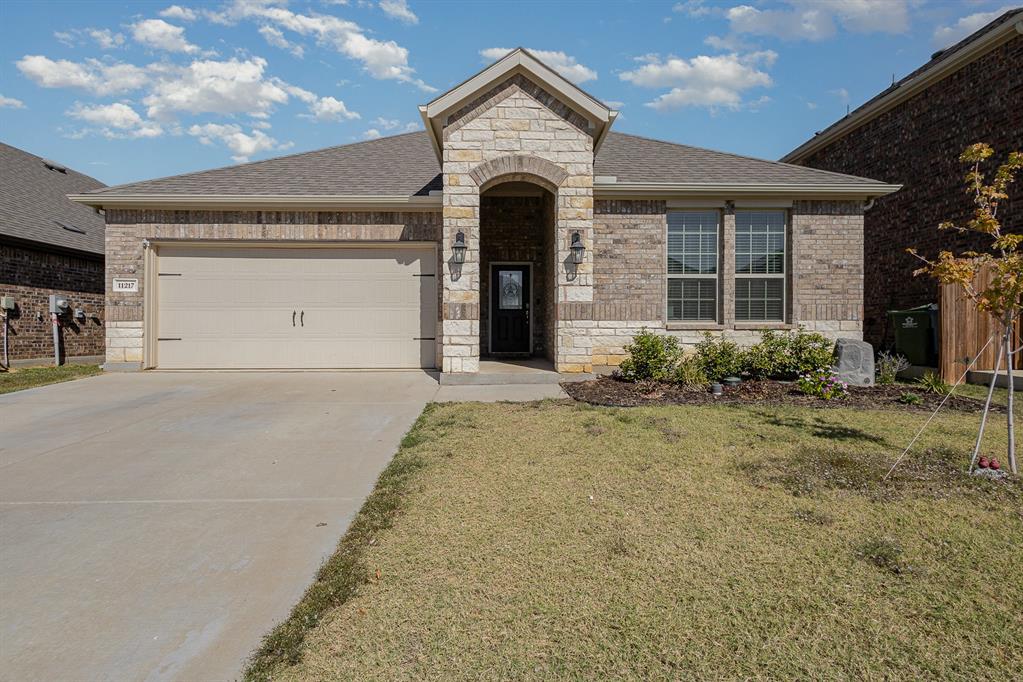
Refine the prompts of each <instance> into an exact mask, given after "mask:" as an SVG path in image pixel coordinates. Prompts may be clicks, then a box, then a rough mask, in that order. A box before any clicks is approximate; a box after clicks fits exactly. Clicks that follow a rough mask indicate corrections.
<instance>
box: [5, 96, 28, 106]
mask: <svg viewBox="0 0 1023 682" xmlns="http://www.w3.org/2000/svg"><path fill="white" fill-rule="evenodd" d="M5 108H6V109H24V108H25V103H24V102H22V101H21V100H20V99H15V98H13V97H4V96H3V95H0V109H5Z"/></svg>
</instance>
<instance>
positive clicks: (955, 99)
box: [800, 35, 1023, 345]
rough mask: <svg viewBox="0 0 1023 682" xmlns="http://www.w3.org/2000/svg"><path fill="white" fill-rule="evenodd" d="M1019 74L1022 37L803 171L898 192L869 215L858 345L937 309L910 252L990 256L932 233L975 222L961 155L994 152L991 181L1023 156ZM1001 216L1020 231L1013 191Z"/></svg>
mask: <svg viewBox="0 0 1023 682" xmlns="http://www.w3.org/2000/svg"><path fill="white" fill-rule="evenodd" d="M1021 64H1023V36H1018V35H1017V36H1016V37H1014V38H1013V39H1011V40H1010V41H1009V42H1006V43H1003V44H1002V45H1001V46H999V47H997V48H995V49H994V50H992V51H990V52H989V53H987V54H986V55H984V56H982V57H981V58H979V59H977V60H976V61H973V62H972V63H970V64H967V65H966V66H964V67H963V68H961V69H960V70H958V71H956V72H955V73H952V74H950V75H949V76H947V77H945V78H943V79H942V80H940V81H938V82H937V83H934V84H933V85H931V86H930V87H929V88H927V89H926V90H924V91H922V92H920V93H918V94H916V95H914V96H913V97H911V98H909V99H907V100H906V101H904V102H901V103H899V104H897V105H895V106H894V107H892V108H891V109H889V110H888V111H886V112H884V113H882V114H881V115H879V116H877V117H876V118H874V119H872V120H870V121H868V122H867V123H865V124H863V125H861V126H859V127H858V128H856V129H855V130H852V131H851V132H849V133H847V134H845V135H844V136H843V137H841V138H839V139H837V140H835V141H834V142H832V143H830V144H829V145H827V146H826V147H824V148H822V149H820V150H818V151H816V152H814V153H813V154H811V155H810V156H808V157H807V158H806V159H804V160H802V161H801V162H800V163H801V164H802V165H805V166H809V167H812V168H820V169H823V170H829V171H837V172H840V173H849V174H852V175H859V176H863V177H869V178H874V179H877V180H882V181H885V182H890V183H896V184H902V185H903V189H902V190H901V191H899V192H897V193H895V194H892V195H889V196H887V197H882V198H880V199H878V200H877V202H876V204H875V206H874V207H873V208H871V209H870V210H869V211H867V212H866V220H865V226H864V231H865V238H864V244H865V251H864V262H865V272H864V276H865V280H866V288H865V300H864V305H865V310H864V316H865V327H864V335H865V338H866V340H868V341H870V342H871V343H874V344H875V345H878V344H880V345H885V344H890V343H891V342H892V340H893V337H892V330H891V329H890V328H889V324H888V318H887V314H886V313H887V311H888V310H891V309H900V308H907V307H910V306H916V305H921V304H924V303H936V302H937V287H936V286H935V284H934V281H933V280H932V279H930V278H927V277H914V276H913V270H914V269H915V268H916V267H918V265H919V262H918V261H917V260H916V259H914V258H913V257H912V256H910V255H909V254H907V253H906V252H905V250H906V248H909V247H914V248H917V249H918V250H919V251H920V252H921V253H923V254H926V255H928V256H934V255H936V254H937V252H938V251H939V250H952V251H964V250H981V249H983V248H986V247H987V246H988V244H989V240H987V239H985V238H983V237H980V236H978V235H972V234H959V233H956V232H951V231H938V229H937V226H938V223H940V222H942V221H945V220H955V221H962V220H964V219H966V218H968V217H969V215H970V213H971V212H972V203H971V202H970V200H969V197H968V196H967V195H966V194H965V193H964V192H963V182H962V178H963V175H964V174H965V172H966V169H965V168H964V167H963V165H962V164H961V163H959V162H958V156H959V154H960V153H961V152H962V151H963V149H964V148H965V147H967V146H968V145H970V144H973V143H975V142H986V143H988V144H990V145H991V146H992V147H994V149H995V151H996V156H995V157H993V158H992V159H991V161H990V163H988V164H987V168H988V169H990V170H991V171H992V172H993V169H994V168H995V167H996V166H997V164H998V163H1000V162H1002V161H1004V160H1005V158H1006V156H1007V155H1008V153H1009V152H1010V151H1014V150H1023V107H1021V106H1020V98H1021V93H1023V68H1020V65H1021ZM999 215H1000V218H1001V219H1002V221H1003V225H1004V226H1005V227H1007V228H1008V229H1010V230H1012V231H1016V232H1021V231H1023V193H1021V192H1020V191H1019V190H1018V189H1017V190H1016V191H1014V192H1013V193H1012V198H1011V200H1010V201H1007V202H1004V203H1003V204H1002V206H1001V209H1000V213H999Z"/></svg>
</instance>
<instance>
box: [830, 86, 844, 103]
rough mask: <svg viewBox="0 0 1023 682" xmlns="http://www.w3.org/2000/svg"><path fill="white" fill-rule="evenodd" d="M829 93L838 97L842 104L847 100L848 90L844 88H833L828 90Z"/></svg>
mask: <svg viewBox="0 0 1023 682" xmlns="http://www.w3.org/2000/svg"><path fill="white" fill-rule="evenodd" d="M828 94H829V95H834V96H835V97H837V98H838V99H839V101H840V102H842V104H847V103H848V102H849V91H848V90H846V89H845V88H835V89H834V90H828Z"/></svg>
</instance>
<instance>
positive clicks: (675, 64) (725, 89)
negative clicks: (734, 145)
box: [619, 50, 778, 111]
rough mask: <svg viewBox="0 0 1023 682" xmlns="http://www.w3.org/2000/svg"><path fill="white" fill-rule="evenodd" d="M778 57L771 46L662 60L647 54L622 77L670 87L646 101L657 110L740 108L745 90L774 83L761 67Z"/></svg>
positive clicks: (635, 82)
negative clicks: (690, 57) (760, 49)
mask: <svg viewBox="0 0 1023 682" xmlns="http://www.w3.org/2000/svg"><path fill="white" fill-rule="evenodd" d="M777 58H778V55H777V53H775V52H773V51H771V50H764V51H760V52H751V53H749V54H745V55H740V54H735V53H733V54H726V55H717V56H706V55H700V56H698V57H693V58H692V59H683V58H680V57H673V56H669V57H668V58H667V59H665V60H661V59H660V58H659V57H657V56H656V55H647V56H645V57H642V58H640V61H642V62H644V64H643V66H641V67H639V68H638V69H635V70H634V71H625V72H623V73H621V74H620V76H619V77H620V78H621V79H622V80H624V81H628V82H630V83H633V84H635V85H638V86H641V87H645V88H671V89H670V90H669V91H668V92H666V93H664V94H662V95H660V96H659V97H657V98H656V99H654V100H653V101H651V102H647V104H646V105H647V106H648V107H652V108H654V109H657V110H658V111H668V110H672V109H678V108H681V107H686V106H704V107H710V108H717V107H725V108H728V109H739V108H740V107H741V106H742V105H743V99H742V98H743V94H744V93H745V91H747V90H750V89H752V88H765V87H770V86H771V85H772V84H773V82H772V80H771V77H770V75H768V74H767V73H766V72H765V71H762V70H761V67H770V66H771V65H772V64H774V62H775V60H776V59H777ZM761 100H762V98H761ZM760 103H763V102H762V101H760Z"/></svg>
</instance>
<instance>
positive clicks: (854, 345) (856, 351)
mask: <svg viewBox="0 0 1023 682" xmlns="http://www.w3.org/2000/svg"><path fill="white" fill-rule="evenodd" d="M834 371H835V374H837V375H838V378H839V379H841V380H842V381H844V382H845V383H847V384H849V385H850V386H873V385H874V347H873V346H871V345H870V344H869V343H867V342H866V341H860V340H859V339H838V341H836V342H835V367H834Z"/></svg>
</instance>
